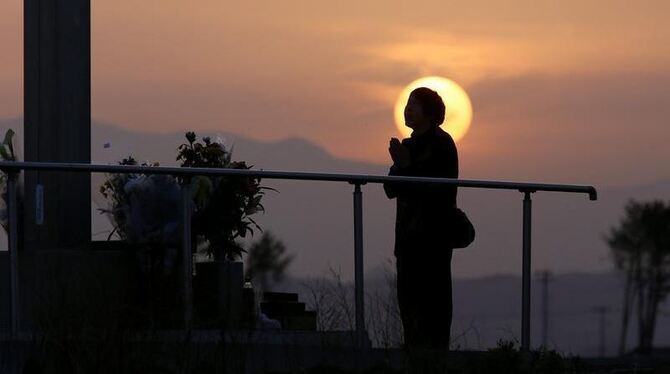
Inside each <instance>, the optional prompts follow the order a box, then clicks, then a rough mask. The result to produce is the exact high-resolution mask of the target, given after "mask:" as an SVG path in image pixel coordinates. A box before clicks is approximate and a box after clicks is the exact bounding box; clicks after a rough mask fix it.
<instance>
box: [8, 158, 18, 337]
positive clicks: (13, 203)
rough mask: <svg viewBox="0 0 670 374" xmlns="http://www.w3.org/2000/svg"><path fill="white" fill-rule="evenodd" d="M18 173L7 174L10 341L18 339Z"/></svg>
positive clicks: (10, 172)
mask: <svg viewBox="0 0 670 374" xmlns="http://www.w3.org/2000/svg"><path fill="white" fill-rule="evenodd" d="M17 179H18V173H17V172H15V171H9V172H7V208H8V212H7V213H8V218H7V223H8V226H9V233H8V234H9V235H8V238H7V239H8V247H9V287H10V292H11V294H10V303H11V306H10V313H11V316H10V319H11V324H12V326H11V334H12V339H17V338H18V337H19V331H20V314H19V308H20V307H21V306H20V305H19V300H20V298H19V251H18V249H19V248H18V247H19V241H18V240H19V237H18V236H19V220H18V199H17V196H16V181H17Z"/></svg>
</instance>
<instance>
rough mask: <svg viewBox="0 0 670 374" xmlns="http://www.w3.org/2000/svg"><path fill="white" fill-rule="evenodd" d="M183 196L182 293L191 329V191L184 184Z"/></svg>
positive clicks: (187, 323)
mask: <svg viewBox="0 0 670 374" xmlns="http://www.w3.org/2000/svg"><path fill="white" fill-rule="evenodd" d="M181 194H182V234H181V235H182V249H181V253H182V291H183V296H184V299H183V303H184V305H183V307H184V311H183V312H184V316H183V318H184V327H185V328H187V329H189V328H191V326H192V322H193V286H192V276H193V264H192V263H191V261H192V258H193V257H192V256H193V255H192V253H191V190H190V187H189V185H188V184H187V183H186V182H184V185H183V186H182V187H181Z"/></svg>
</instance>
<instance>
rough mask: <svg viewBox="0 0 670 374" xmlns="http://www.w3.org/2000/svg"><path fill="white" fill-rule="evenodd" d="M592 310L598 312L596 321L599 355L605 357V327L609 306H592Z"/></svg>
mask: <svg viewBox="0 0 670 374" xmlns="http://www.w3.org/2000/svg"><path fill="white" fill-rule="evenodd" d="M593 311H594V312H595V313H596V314H598V317H599V318H598V322H599V327H600V334H599V335H600V344H599V347H598V352H599V357H605V348H606V347H605V344H606V343H605V329H606V325H607V314H608V313H609V312H610V308H608V307H606V306H597V307H595V308H593Z"/></svg>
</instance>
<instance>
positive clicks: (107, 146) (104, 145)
mask: <svg viewBox="0 0 670 374" xmlns="http://www.w3.org/2000/svg"><path fill="white" fill-rule="evenodd" d="M111 146H112V143H105V144H103V146H102V147H103V148H105V149H107V148H110V147H111Z"/></svg>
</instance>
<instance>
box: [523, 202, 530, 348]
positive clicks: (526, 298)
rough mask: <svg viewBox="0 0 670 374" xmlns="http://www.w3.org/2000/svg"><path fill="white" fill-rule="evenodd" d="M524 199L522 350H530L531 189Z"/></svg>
mask: <svg viewBox="0 0 670 374" xmlns="http://www.w3.org/2000/svg"><path fill="white" fill-rule="evenodd" d="M522 192H523V194H524V199H523V259H522V264H521V267H522V269H521V288H522V290H521V350H522V351H524V352H528V351H530V239H531V235H530V234H531V218H532V217H531V214H532V201H531V199H530V194H531V193H532V192H531V191H522Z"/></svg>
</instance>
